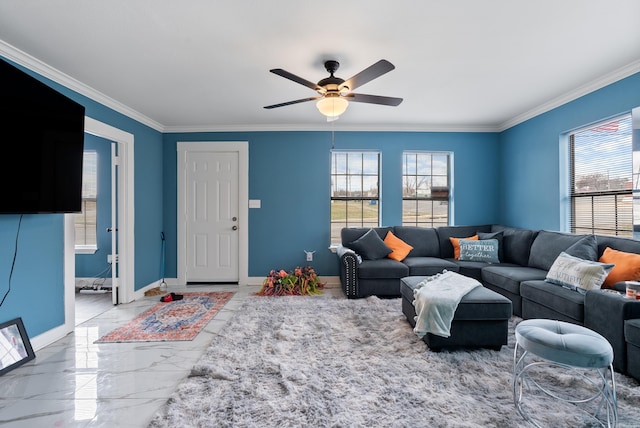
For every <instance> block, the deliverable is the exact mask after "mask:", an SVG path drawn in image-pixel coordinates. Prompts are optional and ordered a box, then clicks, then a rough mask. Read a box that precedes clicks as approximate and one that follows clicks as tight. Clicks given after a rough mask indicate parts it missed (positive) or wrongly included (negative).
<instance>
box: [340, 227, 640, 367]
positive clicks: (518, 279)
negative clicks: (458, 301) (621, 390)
mask: <svg viewBox="0 0 640 428" xmlns="http://www.w3.org/2000/svg"><path fill="white" fill-rule="evenodd" d="M372 231H373V232H372ZM389 232H391V233H392V235H393V237H395V238H399V239H400V240H401V241H402V242H403V243H405V244H407V245H408V246H409V248H410V251H408V254H406V257H403V258H400V259H399V260H394V259H392V258H389V257H388V255H389V251H390V249H389V248H388V247H386V250H385V247H384V245H383V246H380V245H379V244H380V243H383V244H384V242H385V239H387V237H388V236H389ZM373 233H375V236H374V235H373ZM365 235H367V236H366V237H365ZM474 236H476V239H481V240H486V239H495V240H497V241H498V245H499V249H500V254H499V260H498V262H497V263H488V262H485V261H473V260H460V259H459V258H458V259H456V257H455V254H454V245H453V242H452V239H451V238H458V239H460V238H471V237H474ZM341 238H342V245H341V246H339V248H338V249H337V254H338V256H339V260H340V279H341V283H342V288H343V290H344V292H345V294H346V295H347V297H348V298H360V297H366V296H371V295H376V296H381V297H401V296H403V292H402V290H401V284H402V279H403V278H406V277H415V276H430V275H435V274H437V273H440V272H442V271H443V270H445V269H446V270H449V271H453V272H458V273H460V274H462V275H465V276H469V277H472V278H475V279H477V280H479V281H480V282H481V283H482V284H483V286H484V287H486V288H487V289H489V290H492V291H495V292H497V293H499V294H501V295H502V296H505V297H507V298H508V299H509V300H510V301H511V303H512V311H513V315H515V316H518V317H522V318H524V319H531V318H546V319H556V320H561V321H566V322H571V323H574V324H578V325H583V326H585V327H588V328H590V329H592V330H594V331H596V332H598V333H599V334H601V335H603V336H604V337H605V338H606V339H607V340H608V341H609V342H610V343H611V345H612V347H613V349H614V363H613V365H614V368H615V369H616V370H617V371H620V372H622V373H627V374H629V373H628V369H629V367H630V365H629V358H628V349H631V352H632V354H633V352H636V348H629V346H628V340H626V339H625V326H627V324H626V323H627V321H628V320H634V319H640V301H631V300H628V299H626V298H625V297H624V290H625V282H624V281H630V280H640V241H636V240H633V239H628V238H621V237H612V236H601V235H578V234H570V233H561V232H554V231H545V230H529V229H520V228H513V227H508V226H503V225H479V226H446V227H438V228H426V227H425V228H423V227H412V226H395V227H381V228H374V229H369V228H345V229H343V230H342V236H341ZM371 238H374V239H371ZM373 242H375V243H373ZM376 245H377V246H378V247H377V248H376V250H377V251H372V252H369V250H370V249H371V248H373V247H375V246H376ZM605 252H607V253H608V254H609V252H612V253H618V252H621V253H620V254H621V257H626V258H627V259H625V258H620V259H616V258H615V257H614V258H613V259H611V258H609V261H607V262H606V263H608V265H603V266H612V265H615V266H619V267H618V268H615V267H614V268H613V269H614V270H611V267H609V268H608V269H609V270H610V272H611V273H610V274H609V276H607V281H608V280H609V277H611V278H613V277H614V276H615V277H616V280H615V281H614V282H613V283H610V284H607V283H606V282H605V285H606V289H600V287H599V286H598V287H597V288H596V289H590V290H585V289H578V288H579V287H574V286H572V287H567V286H566V284H565V286H561V285H558V284H557V282H558V281H555V282H556V283H553V282H552V281H553V280H554V278H551V277H550V270H552V269H554V272H555V271H557V270H558V269H557V268H554V264H555V263H556V262H557V261H558V260H560V259H563V260H564V259H565V258H566V259H569V260H574V259H578V260H580V261H581V262H584V263H587V264H588V263H594V262H595V264H600V263H597V262H598V261H602V258H603V256H604V255H605ZM607 257H609V256H607ZM629 257H631V258H632V259H633V260H632V261H631V262H630V263H629V261H628V258H629ZM627 264H631V265H632V266H631V267H629V266H625V265H627ZM621 270H622V271H623V273H622V274H620V273H619V272H620V271H621ZM607 272H609V271H607ZM614 272H618V273H616V275H614V274H613V273H614ZM625 275H626V276H625ZM605 276H606V274H605ZM561 284H562V282H561ZM603 287H604V285H603ZM627 329H628V330H629V329H630V331H631V333H630V334H629V337H630V338H631V343H632V344H633V346H636V344H635V342H634V340H635V339H634V338H635V337H636V335H635V333H634V332H635V330H634V329H635V325H634V324H633V323H632V324H631V326H630V327H629V326H627ZM634 368H635V367H634ZM632 375H633V374H632ZM636 375H637V373H636ZM639 380H640V379H639Z"/></svg>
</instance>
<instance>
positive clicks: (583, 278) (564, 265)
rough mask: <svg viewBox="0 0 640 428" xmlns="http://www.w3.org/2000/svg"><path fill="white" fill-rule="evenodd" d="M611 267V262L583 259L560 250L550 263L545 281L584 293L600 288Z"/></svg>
mask: <svg viewBox="0 0 640 428" xmlns="http://www.w3.org/2000/svg"><path fill="white" fill-rule="evenodd" d="M612 268H613V265H612V264H604V263H598V262H593V261H591V260H583V259H580V258H578V257H573V256H571V255H569V254H567V253H565V252H562V253H560V255H559V256H558V258H557V259H556V261H555V262H553V265H551V269H549V272H548V273H547V277H546V279H545V281H547V282H550V283H552V284H556V285H561V286H563V287H565V288H568V289H569V290H573V291H578V292H579V293H582V294H584V293H586V292H587V290H592V289H594V288H600V286H601V285H602V283H603V282H604V280H605V278H606V277H607V275H609V272H610V271H611V269H612Z"/></svg>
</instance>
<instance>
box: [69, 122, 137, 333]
mask: <svg viewBox="0 0 640 428" xmlns="http://www.w3.org/2000/svg"><path fill="white" fill-rule="evenodd" d="M85 132H86V133H88V134H91V135H95V136H98V137H101V138H104V139H106V140H109V141H113V142H114V143H115V145H117V149H118V160H117V164H118V168H117V173H116V175H117V184H116V186H117V190H116V194H117V204H116V205H115V206H116V210H117V218H118V224H117V229H118V234H119V235H120V239H118V242H117V245H116V246H115V251H114V248H112V253H116V252H117V254H118V256H117V259H116V261H115V263H114V261H113V260H112V263H113V264H114V266H113V267H112V269H113V270H114V271H115V272H117V276H112V284H111V287H112V295H113V297H112V299H113V301H112V303H113V304H118V303H129V302H131V301H132V300H133V298H134V284H135V282H134V278H135V275H134V270H135V260H134V248H135V237H134V235H133V233H131V232H130V230H133V223H134V181H133V177H134V158H133V154H134V150H133V149H134V147H133V143H134V137H133V135H132V134H130V133H128V132H125V131H122V130H120V129H118V128H114V127H112V126H110V125H107V124H105V123H102V122H100V121H97V120H95V119H92V118H90V117H85ZM112 177H113V174H112ZM112 193H113V192H112ZM64 224H65V257H64V260H65V262H64V278H65V324H64V330H65V331H66V332H67V333H68V332H71V331H73V330H74V327H75V300H76V299H75V291H76V290H75V234H74V227H75V222H74V216H73V215H71V214H65V216H64Z"/></svg>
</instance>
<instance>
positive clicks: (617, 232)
mask: <svg viewBox="0 0 640 428" xmlns="http://www.w3.org/2000/svg"><path fill="white" fill-rule="evenodd" d="M624 120H626V121H628V124H629V135H628V137H627V138H630V145H631V146H630V150H629V151H628V153H625V154H624V155H619V156H618V157H617V159H621V160H622V161H626V160H628V162H629V165H630V166H631V168H630V169H629V175H628V177H627V176H626V175H625V176H624V177H622V178H616V177H614V180H622V179H625V178H626V179H627V180H628V181H627V185H628V186H630V187H628V188H618V189H613V190H603V189H597V188H596V189H594V190H592V191H585V190H581V191H577V190H576V186H577V182H578V181H580V179H582V180H584V178H585V177H588V176H589V174H585V175H583V176H582V177H576V169H577V166H576V151H577V150H579V149H580V148H578V149H577V148H576V135H578V134H581V133H584V132H589V131H592V132H596V131H597V130H598V128H603V129H604V128H605V127H607V126H609V125H611V124H612V123H613V122H620V121H624ZM604 135H605V134H603V138H602V139H600V140H597V142H598V145H600V146H602V145H605V144H606V143H607V142H608V140H607V137H605V136H604ZM620 138H624V137H623V136H620ZM594 140H595V138H594ZM567 141H568V161H569V162H568V200H569V202H568V205H569V206H568V208H569V210H568V214H569V219H568V226H569V227H568V228H569V231H570V232H571V233H580V234H585V233H589V234H598V235H606V236H622V237H627V238H633V229H634V224H633V223H634V220H633V204H634V203H633V176H634V174H633V127H632V114H631V113H630V112H629V113H625V114H621V115H618V116H615V117H612V118H609V119H607V120H604V121H600V122H597V123H594V124H591V125H589V126H585V127H581V128H579V129H576V130H574V131H572V132H570V133H569V134H568V136H567ZM585 144H586V143H585ZM612 159H614V157H613V156H612V157H606V159H604V160H601V161H600V162H599V165H602V162H604V163H607V164H609V163H610V162H611V160H612ZM578 166H580V165H578ZM622 170H623V168H617V169H615V171H616V172H619V171H622ZM597 171H599V169H589V170H588V171H587V172H588V173H590V174H592V175H597V173H596V172H597ZM607 181H609V179H608V180H607ZM625 199H627V200H628V201H626V202H625V201H624V200H625ZM598 200H600V202H598ZM581 201H584V202H582V203H583V205H582V206H583V207H584V206H585V205H584V203H585V202H586V206H590V207H591V208H590V215H589V209H587V210H586V211H585V210H584V209H583V210H581V211H580V213H581V215H580V216H579V215H578V211H577V210H578V208H577V206H578V205H579V204H580V203H581ZM624 204H627V205H629V207H627V210H626V211H625V208H624V207H623V206H622V205H624ZM598 208H600V210H601V212H602V211H604V212H607V209H613V210H614V212H613V216H612V219H611V220H612V221H609V219H604V220H597V219H596V216H597V211H598ZM585 213H586V215H584V214H585ZM600 216H601V217H603V216H602V215H600ZM589 217H590V219H589ZM625 217H627V221H626V222H625V220H624V219H625ZM585 219H587V220H585ZM629 220H630V224H629V226H630V228H625V227H624V224H625V223H628V222H629ZM598 221H600V222H598Z"/></svg>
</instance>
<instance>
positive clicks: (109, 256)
mask: <svg viewBox="0 0 640 428" xmlns="http://www.w3.org/2000/svg"><path fill="white" fill-rule="evenodd" d="M117 261H118V255H117V254H116V262H117ZM107 263H109V264H112V263H113V254H107Z"/></svg>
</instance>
